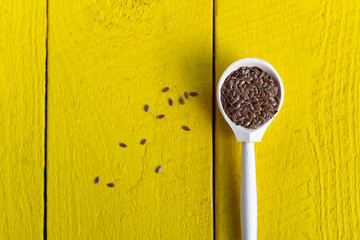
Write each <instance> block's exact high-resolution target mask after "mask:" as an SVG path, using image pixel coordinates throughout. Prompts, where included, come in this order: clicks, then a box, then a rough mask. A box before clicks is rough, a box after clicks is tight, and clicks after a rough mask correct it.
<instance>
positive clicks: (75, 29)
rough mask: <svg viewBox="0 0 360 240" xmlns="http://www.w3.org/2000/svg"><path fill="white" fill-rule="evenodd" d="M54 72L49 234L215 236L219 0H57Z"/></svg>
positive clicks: (52, 15)
mask: <svg viewBox="0 0 360 240" xmlns="http://www.w3.org/2000/svg"><path fill="white" fill-rule="evenodd" d="M48 73H49V95H48V96H49V100H48V101H49V112H48V113H49V119H48V162H47V163H48V174H49V178H48V215H47V217H48V239H49V240H51V239H211V238H212V235H213V231H212V229H213V228H212V206H211V182H212V179H211V172H212V170H211V165H212V1H205V0H201V1H196V2H193V1H191V2H190V1H187V2H184V1H177V2H171V3H170V2H167V1H90V0H85V1H70V0H66V1H50V3H49V67H48ZM166 86H169V87H170V90H169V92H167V93H162V92H161V89H162V88H164V87H166ZM184 91H197V92H198V93H199V96H197V97H192V98H191V99H190V100H186V101H185V102H186V103H185V105H184V106H183V105H180V104H179V103H178V99H179V97H180V96H181V95H183V93H184ZM169 97H171V98H173V100H174V102H175V103H174V106H172V107H171V106H169V104H168V98H169ZM145 104H149V105H150V112H149V113H146V112H145V111H144V110H143V107H144V105H145ZM158 114H165V115H166V117H165V118H164V119H157V118H156V115H158ZM183 125H187V126H189V127H190V128H191V131H190V132H186V131H184V130H183V129H182V126H183ZM143 138H146V139H147V140H148V141H147V143H146V144H145V145H144V146H142V145H140V141H141V139H143ZM120 142H124V143H126V144H127V145H128V147H127V148H121V147H120V146H119V143H120ZM159 165H162V171H161V173H159V174H157V173H155V169H156V167H157V166H159ZM96 176H99V177H100V183H99V184H98V185H95V184H94V179H95V177H96ZM109 182H113V183H115V187H114V188H109V187H107V186H106V184H107V183H109Z"/></svg>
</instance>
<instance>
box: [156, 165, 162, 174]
mask: <svg viewBox="0 0 360 240" xmlns="http://www.w3.org/2000/svg"><path fill="white" fill-rule="evenodd" d="M161 169H162V166H161V165H160V166H158V167H157V168H156V169H155V172H156V173H160V172H161Z"/></svg>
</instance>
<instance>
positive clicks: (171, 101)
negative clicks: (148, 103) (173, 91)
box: [169, 98, 174, 106]
mask: <svg viewBox="0 0 360 240" xmlns="http://www.w3.org/2000/svg"><path fill="white" fill-rule="evenodd" d="M169 105H170V106H172V105H174V102H173V100H172V99H171V98H169Z"/></svg>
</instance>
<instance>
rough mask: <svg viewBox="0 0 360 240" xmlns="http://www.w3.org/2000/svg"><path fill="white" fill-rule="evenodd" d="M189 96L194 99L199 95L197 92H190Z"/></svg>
mask: <svg viewBox="0 0 360 240" xmlns="http://www.w3.org/2000/svg"><path fill="white" fill-rule="evenodd" d="M190 95H191V96H193V97H196V96H197V95H199V94H198V93H197V92H191V93H190Z"/></svg>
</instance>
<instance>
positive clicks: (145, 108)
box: [144, 104, 150, 112]
mask: <svg viewBox="0 0 360 240" xmlns="http://www.w3.org/2000/svg"><path fill="white" fill-rule="evenodd" d="M149 108H150V107H149V105H147V104H146V105H145V106H144V110H145V112H149Z"/></svg>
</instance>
